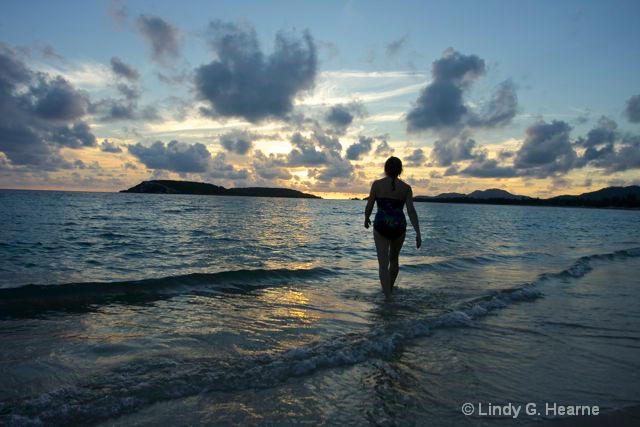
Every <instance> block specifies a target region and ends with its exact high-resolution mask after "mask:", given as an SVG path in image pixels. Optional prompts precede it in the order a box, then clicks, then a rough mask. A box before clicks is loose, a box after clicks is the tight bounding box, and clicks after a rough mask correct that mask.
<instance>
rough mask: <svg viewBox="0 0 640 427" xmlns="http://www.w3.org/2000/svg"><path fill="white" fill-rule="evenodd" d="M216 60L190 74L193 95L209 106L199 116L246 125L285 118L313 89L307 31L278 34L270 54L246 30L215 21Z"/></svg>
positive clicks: (314, 62)
mask: <svg viewBox="0 0 640 427" xmlns="http://www.w3.org/2000/svg"><path fill="white" fill-rule="evenodd" d="M209 30H210V34H211V46H212V47H213V50H214V52H215V54H216V56H217V58H216V59H215V60H214V61H212V62H211V63H209V64H207V65H202V66H200V67H199V68H197V69H196V70H195V86H196V93H197V95H198V97H199V98H200V99H201V100H203V101H206V102H208V103H209V104H210V108H204V109H202V110H201V111H202V113H203V114H205V115H208V116H212V117H216V116H223V117H232V116H233V117H242V118H244V119H246V120H248V121H251V122H257V121H260V120H263V119H266V118H279V119H282V118H285V116H286V115H287V114H288V113H290V112H291V110H292V109H293V100H294V98H295V97H296V95H298V93H300V92H301V91H303V90H307V89H310V88H312V87H313V85H314V82H315V77H316V73H317V54H316V46H315V43H314V41H313V38H312V37H311V35H310V34H309V33H308V32H304V34H303V35H302V37H296V36H295V35H293V34H286V33H284V32H279V33H278V34H277V35H276V38H275V46H274V49H273V53H271V54H270V55H265V54H264V53H263V52H262V50H261V49H260V46H259V44H258V39H257V36H256V33H255V30H254V29H253V28H252V27H249V26H244V27H243V26H240V25H236V24H233V23H225V22H221V21H214V22H212V23H211V24H210V25H209Z"/></svg>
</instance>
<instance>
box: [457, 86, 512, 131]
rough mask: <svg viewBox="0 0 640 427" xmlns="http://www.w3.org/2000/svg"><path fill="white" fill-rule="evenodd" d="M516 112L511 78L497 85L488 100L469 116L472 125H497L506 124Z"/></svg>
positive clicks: (491, 126)
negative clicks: (482, 106)
mask: <svg viewBox="0 0 640 427" xmlns="http://www.w3.org/2000/svg"><path fill="white" fill-rule="evenodd" d="M517 112H518V95H517V94H516V86H515V84H514V83H513V82H512V81H511V80H505V81H504V82H502V83H500V85H498V88H497V89H496V91H495V92H494V94H493V96H492V97H491V99H490V100H489V102H488V103H487V104H486V105H485V106H484V108H483V109H482V110H481V111H480V112H479V113H478V114H473V115H472V116H471V117H470V118H469V125H470V126H472V127H488V128H493V127H499V126H504V125H507V124H509V123H510V122H511V120H512V119H513V118H514V117H515V115H516V113H517Z"/></svg>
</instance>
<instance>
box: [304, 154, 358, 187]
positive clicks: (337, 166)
mask: <svg viewBox="0 0 640 427" xmlns="http://www.w3.org/2000/svg"><path fill="white" fill-rule="evenodd" d="M309 176H311V177H314V178H316V179H317V180H318V181H321V182H330V181H333V180H335V179H349V178H352V177H353V165H352V164H351V162H349V160H347V159H344V158H342V156H340V154H339V153H337V152H335V151H330V152H329V153H328V155H327V162H326V167H325V168H324V169H315V170H312V171H311V173H310V174H309Z"/></svg>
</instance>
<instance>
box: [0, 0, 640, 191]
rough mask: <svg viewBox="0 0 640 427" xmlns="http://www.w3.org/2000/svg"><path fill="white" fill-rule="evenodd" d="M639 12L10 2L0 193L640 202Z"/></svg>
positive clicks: (488, 5) (491, 4)
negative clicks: (167, 186)
mask: <svg viewBox="0 0 640 427" xmlns="http://www.w3.org/2000/svg"><path fill="white" fill-rule="evenodd" d="M639 19H640V2H637V1H609V2H605V1H598V2H591V1H561V2H552V1H536V2H533V1H531V2H510V1H481V2H479V1H454V2H425V1H393V2H390V1H389V2H378V1H375V2H371V1H322V2H311V1H307V2H303V1H229V2H221V1H189V2H186V3H179V2H175V1H132V2H118V1H111V2H109V1H96V2H93V1H91V2H87V1H64V2H45V1H20V2H17V1H16V2H2V3H1V4H0V91H1V92H2V93H1V95H0V188H25V189H59V190H87V191H117V190H121V189H124V188H128V187H131V186H133V185H135V184H137V183H139V182H140V181H142V180H148V179H161V178H162V179H184V180H193V181H204V182H210V183H214V184H217V185H224V186H226V187H245V186H277V187H289V188H295V189H298V190H301V191H305V192H311V193H315V194H321V195H323V196H324V197H347V196H352V195H363V194H364V193H366V192H367V191H368V188H369V186H370V184H371V181H372V180H374V179H377V178H378V177H380V176H381V173H382V165H383V163H384V160H385V159H386V158H387V157H388V156H389V155H391V154H392V153H393V155H395V156H398V157H400V158H401V159H402V160H403V162H404V165H405V171H404V173H403V175H402V178H403V179H405V180H406V181H407V182H409V183H410V184H411V185H412V186H413V187H414V194H417V195H421V194H425V195H427V194H428V195H435V194H438V193H441V192H450V191H456V192H469V191H473V190H476V189H486V188H494V187H499V188H503V189H506V190H509V191H511V192H513V193H517V194H525V195H531V196H541V197H548V196H550V195H557V194H578V193H582V192H586V191H592V190H596V189H598V188H601V187H606V186H611V185H631V184H640V55H639V54H638V53H639V52H640V26H639V25H638V20H639Z"/></svg>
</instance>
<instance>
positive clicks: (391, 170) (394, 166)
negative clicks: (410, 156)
mask: <svg viewBox="0 0 640 427" xmlns="http://www.w3.org/2000/svg"><path fill="white" fill-rule="evenodd" d="M384 173H385V174H386V175H387V176H390V177H391V189H392V190H394V191H395V189H396V178H398V176H399V175H400V174H401V173H402V160H400V159H399V158H397V157H394V156H391V157H389V158H388V159H387V161H386V162H384Z"/></svg>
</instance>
